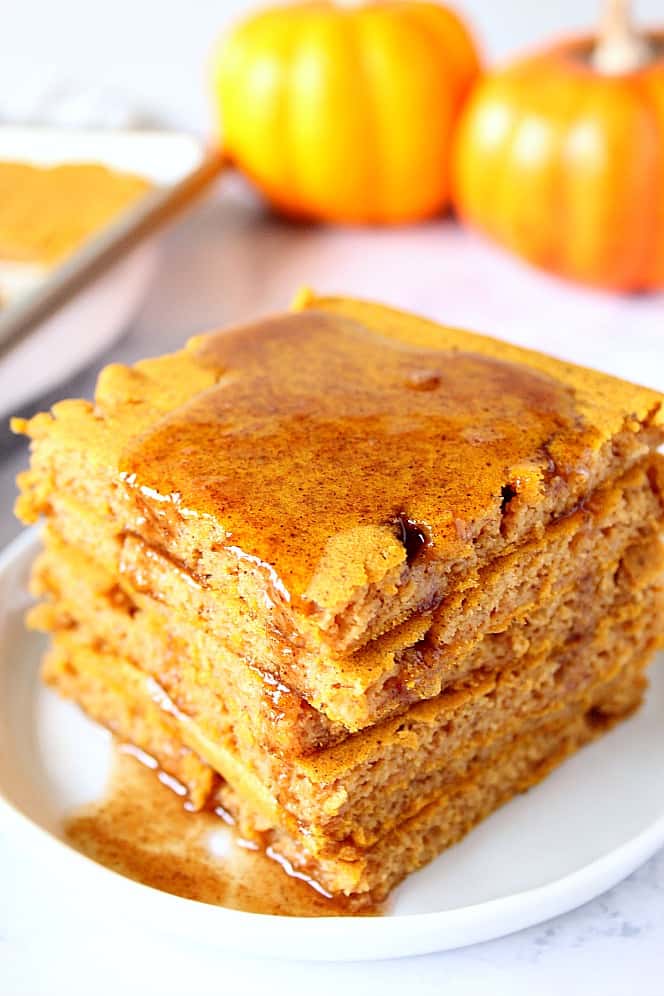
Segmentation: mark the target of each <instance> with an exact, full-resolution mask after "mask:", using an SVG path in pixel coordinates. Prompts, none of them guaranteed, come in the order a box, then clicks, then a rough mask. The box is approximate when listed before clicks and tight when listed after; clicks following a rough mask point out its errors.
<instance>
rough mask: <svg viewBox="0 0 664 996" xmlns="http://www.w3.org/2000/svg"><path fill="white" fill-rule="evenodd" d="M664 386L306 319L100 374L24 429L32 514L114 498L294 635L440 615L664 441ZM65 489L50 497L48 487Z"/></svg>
mask: <svg viewBox="0 0 664 996" xmlns="http://www.w3.org/2000/svg"><path fill="white" fill-rule="evenodd" d="M661 402H662V397H661V396H660V395H658V394H657V393H656V392H654V391H651V390H648V389H645V388H639V387H634V386H632V385H630V384H627V383H625V382H623V381H620V380H617V379H615V378H612V377H609V376H606V375H604V374H600V373H597V372H594V371H589V370H586V369H583V368H580V367H576V366H573V365H571V364H566V363H562V362H560V361H558V360H555V359H552V358H550V357H546V356H543V355H541V354H538V353H534V352H531V351H528V350H524V349H520V348H518V347H515V346H511V345H507V344H505V343H501V342H498V341H495V340H492V339H488V338H485V337H482V336H477V335H474V334H471V333H468V332H462V331H458V330H453V329H447V328H443V327H441V326H438V325H435V324H433V323H431V322H427V321H424V320H422V319H419V318H415V317H412V316H409V315H406V314H402V313H399V312H396V311H393V310H390V309H387V308H383V307H380V306H377V305H373V304H369V303H365V302H357V301H351V300H347V299H341V298H332V299H330V298H315V297H313V296H305V297H303V298H302V299H301V300H300V301H299V303H298V305H297V308H296V310H295V311H294V312H291V313H288V314H286V315H283V316H277V317H275V318H271V319H267V320H263V321H260V322H256V323H253V324H251V325H246V326H243V327H240V328H236V329H232V330H230V331H226V332H219V333H214V334H212V335H210V336H205V337H199V338H196V339H193V340H191V341H190V342H189V343H188V345H187V347H186V348H185V349H184V350H182V351H181V352H178V353H175V354H173V355H171V356H167V357H163V358H161V359H156V360H147V361H144V362H142V363H139V364H137V365H136V366H135V367H132V368H128V367H119V366H113V367H109V368H107V369H106V370H105V371H104V372H103V373H102V374H101V376H100V379H99V383H98V386H97V393H96V399H95V404H94V406H92V405H90V404H88V403H86V402H76V401H73V402H62V403H61V404H59V405H57V406H55V408H54V410H53V414H52V415H40V416H36V417H35V418H34V419H32V420H31V421H30V422H29V423H19V424H18V426H17V427H18V428H19V429H20V430H22V431H26V432H27V433H28V434H29V435H31V436H32V437H33V438H34V439H35V440H36V441H37V444H36V447H35V459H34V461H33V469H32V470H31V471H30V472H28V474H27V475H25V477H24V479H23V481H22V486H23V488H24V491H25V495H24V498H23V499H22V500H21V501H19V513H20V514H22V516H23V517H24V518H26V519H32V518H34V517H35V515H37V514H39V513H40V512H41V511H43V510H44V507H43V505H44V502H45V501H47V495H46V492H47V490H48V487H49V486H53V482H54V480H55V481H56V486H57V487H68V488H70V489H72V490H73V491H74V492H75V493H77V494H80V495H82V496H83V497H85V498H87V500H88V501H94V502H95V503H96V504H98V505H99V504H101V505H102V506H104V507H106V506H107V507H108V511H109V513H110V514H112V515H114V516H116V517H117V518H119V519H120V520H121V523H122V527H123V528H124V529H126V530H128V531H130V532H135V533H138V534H139V535H141V536H143V537H144V538H145V539H146V540H147V541H148V542H150V543H153V544H154V545H155V546H158V547H159V548H160V549H162V550H163V551H166V552H168V553H169V554H171V555H172V556H173V557H174V558H176V559H177V560H178V562H180V563H181V564H183V565H184V566H185V567H186V568H187V570H190V571H191V572H192V573H193V574H195V575H196V577H197V578H198V579H199V580H203V581H204V582H205V583H206V584H209V585H211V586H213V587H219V588H220V589H221V590H222V591H223V588H224V585H228V584H232V585H235V586H237V587H239V588H240V591H241V593H242V595H243V597H244V598H245V599H246V601H247V607H248V611H253V612H258V613H264V614H265V615H266V618H269V621H270V624H271V625H273V626H274V627H275V628H276V629H278V630H279V633H280V635H281V636H283V635H284V633H285V634H286V635H287V636H288V637H289V638H292V639H293V640H294V641H295V642H297V640H299V639H306V640H307V642H309V641H311V640H313V641H314V642H316V641H323V642H325V643H326V644H327V645H328V646H329V647H330V648H332V649H333V650H335V651H336V652H340V653H345V652H347V651H349V650H351V649H353V648H354V647H357V646H360V645H362V644H363V643H364V642H366V641H367V640H368V639H370V638H372V637H375V636H376V635H378V634H379V633H380V632H384V631H385V630H387V629H389V628H391V627H392V626H394V625H396V624H397V623H399V622H400V621H402V620H403V619H405V618H406V617H407V616H408V615H410V614H412V613H413V612H418V611H423V610H425V609H427V608H429V607H431V606H432V605H434V604H436V602H437V601H438V600H439V599H440V598H441V597H442V596H443V594H445V593H446V592H447V591H449V590H450V587H451V586H454V585H458V584H460V583H463V581H464V578H467V577H468V576H469V575H470V574H471V573H472V572H473V571H474V570H476V569H477V568H478V567H479V566H481V564H482V563H486V562H487V561H488V560H490V559H491V558H492V557H494V556H496V555H498V554H500V553H503V552H505V550H507V549H510V548H512V547H514V546H515V545H517V544H518V543H520V542H522V541H524V540H525V539H526V538H527V537H528V536H531V535H532V534H533V533H534V532H537V530H541V529H542V528H543V527H544V526H545V525H546V523H547V522H549V521H551V519H553V518H555V517H557V516H559V515H561V514H565V513H566V512H569V511H570V510H571V509H572V508H574V507H575V506H576V505H577V504H578V503H579V501H581V500H583V499H584V498H585V497H586V496H587V494H588V493H589V492H590V491H592V490H593V489H594V487H595V486H596V485H597V484H598V483H600V482H602V481H603V480H606V479H607V478H609V477H611V476H613V475H615V474H617V473H619V472H621V471H622V470H623V469H624V468H625V467H626V466H629V465H630V464H631V463H633V462H635V461H636V460H638V459H640V458H641V457H642V456H643V455H644V454H645V453H646V452H647V451H648V450H649V449H650V448H652V447H653V446H656V445H657V444H658V443H659V442H660V441H661V440H662V438H663V424H664V419H663V417H662V407H661ZM47 478H48V480H49V481H50V484H48V485H47V484H46V483H45V482H46V479H47Z"/></svg>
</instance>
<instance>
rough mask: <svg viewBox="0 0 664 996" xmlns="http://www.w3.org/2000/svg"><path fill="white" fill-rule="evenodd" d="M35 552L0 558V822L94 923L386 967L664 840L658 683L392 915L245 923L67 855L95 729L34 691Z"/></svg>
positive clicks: (91, 767) (601, 877) (578, 890)
mask: <svg viewBox="0 0 664 996" xmlns="http://www.w3.org/2000/svg"><path fill="white" fill-rule="evenodd" d="M37 548H38V540H37V537H36V534H35V533H34V532H32V531H30V532H27V533H25V534H24V535H23V536H21V537H20V538H19V539H18V540H17V541H15V542H14V543H13V544H12V546H10V547H9V548H8V549H7V550H6V551H5V553H4V554H3V555H2V557H1V558H0V818H2V819H3V820H4V819H6V820H7V821H8V823H13V824H14V825H15V826H16V828H17V830H18V832H19V833H21V834H22V835H23V837H24V838H26V837H27V836H28V835H31V837H32V840H33V843H34V847H35V848H41V849H43V850H47V852H50V856H51V857H52V860H53V861H57V862H58V863H59V867H60V868H61V871H62V876H63V880H65V881H67V882H68V885H69V886H70V888H69V889H68V891H69V894H70V895H72V896H74V895H75V896H76V897H77V899H78V901H79V902H80V903H81V905H82V906H83V907H84V908H86V909H93V910H95V911H96V912H97V914H98V915H99V916H102V917H106V916H108V917H110V918H115V919H116V921H117V918H118V917H122V918H126V917H128V916H130V917H136V919H137V920H138V921H139V922H140V923H149V924H150V925H151V926H152V927H155V928H157V929H159V930H163V931H164V932H166V933H169V934H171V935H172V934H174V933H175V934H178V935H186V936H188V937H194V938H196V939H197V940H199V941H207V942H209V943H212V944H214V945H217V946H224V947H228V948H232V949H233V950H234V951H235V952H244V953H248V954H252V955H254V956H255V955H258V954H264V955H273V956H277V955H278V956H280V957H285V958H298V959H302V958H306V959H309V960H351V959H353V960H354V959H374V958H394V957H399V956H406V955H416V954H424V953H427V952H432V951H442V950H445V949H448V948H454V947H461V946H463V945H467V944H473V943H475V942H477V941H482V940H488V939H490V938H494V937H499V936H502V935H504V934H508V933H511V932H512V931H515V930H519V929H520V928H523V927H527V926H530V925H532V924H535V923H538V922H541V921H542V920H545V919H548V918H549V917H552V916H555V915H557V914H559V913H563V912H566V911H567V910H570V909H573V908H574V907H576V906H578V905H580V904H581V903H584V902H586V901H587V900H589V899H592V898H593V897H594V896H596V895H598V894H599V893H601V892H603V891H604V890H606V889H608V888H610V887H611V886H612V885H614V884H615V883H616V882H618V881H619V880H620V879H621V878H623V877H624V876H626V875H628V874H629V873H630V872H631V871H633V870H634V869H635V868H637V867H638V866H639V865H640V864H641V863H642V862H643V861H645V860H646V859H647V858H648V857H650V855H652V854H653V853H654V852H655V851H656V850H657V849H658V848H659V847H661V846H662V845H663V844H664V723H663V722H662V716H663V715H664V674H662V673H661V670H662V667H661V664H662V662H661V661H660V662H658V663H659V665H660V666H659V668H658V667H657V664H656V665H655V667H654V670H653V684H652V687H651V690H650V693H649V697H648V702H647V704H646V706H645V707H644V708H643V709H642V710H641V711H640V712H639V713H638V714H637V715H636V716H635V717H634V718H632V719H630V720H629V721H627V722H626V723H624V724H622V725H621V726H620V727H618V728H617V729H616V730H615V731H613V732H612V733H610V734H608V735H607V736H606V737H604V738H603V739H602V740H600V741H599V742H597V743H595V744H593V745H592V746H590V747H586V748H585V749H584V750H582V751H581V753H580V754H579V755H577V756H576V757H574V758H572V759H571V760H569V761H567V762H566V763H565V765H564V766H563V767H562V768H560V769H558V770H557V771H555V772H554V773H553V774H552V775H551V776H550V777H549V778H548V779H547V780H546V781H545V782H544V783H543V784H541V785H539V786H538V787H537V788H535V789H533V790H531V791H530V792H529V793H527V795H524V796H521V797H519V798H518V799H515V800H514V801H512V802H511V803H509V804H508V805H507V806H504V807H503V808H502V809H501V810H500V811H499V812H497V813H495V814H494V815H493V816H492V817H491V818H490V819H488V820H486V821H485V822H484V823H483V824H482V825H481V826H480V827H478V828H477V829H476V830H474V831H473V832H472V833H471V834H470V835H469V836H468V837H467V838H466V839H465V840H464V841H463V842H462V843H461V844H458V845H457V846H456V847H453V848H451V849H450V850H449V851H448V852H447V853H446V854H444V855H442V856H441V857H440V858H438V859H437V860H436V861H435V862H433V864H431V865H429V866H428V867H427V868H424V869H423V870H422V871H420V872H417V874H415V875H412V876H411V877H410V878H409V879H408V880H407V881H406V882H405V883H404V884H403V885H402V886H400V887H399V889H397V891H396V893H395V895H394V902H393V904H392V908H391V911H390V913H389V915H387V916H384V917H378V918H359V919H352V918H348V917H337V918H332V919H320V920H307V919H300V918H292V917H274V916H261V915H257V914H252V913H241V912H237V911H235V910H229V909H224V908H221V907H216V906H207V905H205V904H203V903H196V902H193V901H191V900H186V899H179V898H177V897H176V896H172V895H167V894H166V893H163V892H159V891H157V890H155V889H151V888H148V887H146V886H143V885H139V884H137V883H135V882H133V881H130V880H128V879H125V878H123V877H122V876H120V875H117V874H115V873H113V872H111V871H108V870H107V869H105V868H103V867H101V866H100V865H97V864H95V863H94V862H92V861H90V860H89V859H88V858H85V857H83V856H82V855H80V854H79V853H78V852H76V851H74V850H73V849H71V848H70V847H69V846H68V845H67V844H66V843H65V842H64V841H63V838H62V833H61V824H62V819H63V816H64V815H65V814H66V813H67V812H68V811H71V809H72V808H73V807H76V806H78V805H80V804H82V803H83V802H86V801H89V800H92V799H95V798H98V797H99V795H100V793H101V791H102V788H103V785H104V782H105V778H106V774H107V766H108V763H109V759H110V750H109V741H108V737H107V735H106V734H105V732H104V731H103V730H101V729H99V728H98V727H96V726H95V725H94V724H92V723H91V722H89V721H88V720H87V719H85V717H84V716H82V715H81V713H79V711H78V710H77V709H76V708H75V707H74V706H73V705H71V704H70V703H66V702H62V701H61V700H59V699H58V698H57V697H56V696H54V695H53V694H52V693H50V692H48V691H46V690H45V689H43V688H42V687H41V686H40V684H39V681H38V659H39V654H40V652H41V650H42V647H43V642H42V640H41V639H40V638H39V637H38V636H36V635H35V634H30V633H27V632H26V630H25V628H24V626H23V622H22V614H23V611H24V609H25V607H26V605H27V604H28V597H27V596H26V594H25V582H26V576H27V571H28V568H29V566H30V562H31V561H32V558H33V556H34V554H35V551H36V550H37Z"/></svg>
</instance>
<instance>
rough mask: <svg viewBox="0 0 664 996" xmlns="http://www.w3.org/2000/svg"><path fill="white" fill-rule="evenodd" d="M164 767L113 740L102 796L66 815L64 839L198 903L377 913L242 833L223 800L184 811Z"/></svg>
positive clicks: (284, 911)
mask: <svg viewBox="0 0 664 996" xmlns="http://www.w3.org/2000/svg"><path fill="white" fill-rule="evenodd" d="M164 774H165V773H164V772H161V771H160V769H159V766H158V764H157V762H156V761H155V760H154V758H152V757H151V756H150V755H149V754H146V753H145V752H144V751H142V750H140V749H138V748H135V747H133V746H131V745H126V744H122V745H120V746H117V745H116V747H115V751H114V759H113V767H112V772H111V777H110V780H109V784H108V787H107V790H106V793H105V795H104V796H103V797H102V798H101V799H100V800H99V801H97V802H94V803H91V804H87V805H85V806H82V807H81V808H80V809H78V810H77V811H75V812H74V813H72V814H71V815H70V816H69V818H68V819H67V821H66V825H65V834H66V837H67V839H68V840H69V841H70V843H71V844H73V846H74V847H76V848H77V850H79V851H81V852H82V853H83V854H85V855H87V856H88V857H90V858H92V859H93V860H95V861H97V862H98V863H99V864H102V865H105V866H106V867H108V868H111V869H113V870H114V871H116V872H119V873H120V874H122V875H125V876H126V877H127V878H131V879H134V880H135V881H137V882H142V883H143V884H144V885H149V886H152V887H153V888H155V889H161V890H162V891H163V892H169V893H172V894H174V895H177V896H182V897H184V898H186V899H195V900H198V901H199V902H203V903H210V904H213V905H217V906H225V907H229V908H232V909H237V910H244V911H248V912H252V913H267V914H277V915H281V916H304V917H319V916H350V915H365V916H366V915H377V914H378V913H379V912H380V909H379V907H377V906H371V905H370V904H368V903H362V904H360V905H358V903H357V902H353V901H352V900H348V899H345V898H343V897H332V896H330V895H329V893H327V892H326V891H325V889H323V888H322V887H321V886H320V885H319V884H318V883H317V882H314V881H313V880H312V879H310V878H309V877H308V876H307V875H306V874H305V873H304V872H301V871H298V870H297V869H295V868H294V867H293V866H292V865H291V864H290V862H289V861H287V860H286V859H285V858H283V857H282V856H281V855H279V854H278V853H277V852H276V851H274V849H273V848H271V847H267V848H266V849H265V850H263V849H262V848H260V847H259V845H258V844H256V843H255V842H254V841H247V840H243V839H242V838H241V837H240V836H239V835H238V834H237V832H236V830H235V829H234V820H233V817H232V816H231V814H230V813H228V812H227V811H226V810H225V809H223V807H221V806H217V807H216V808H215V809H214V810H212V811H208V812H198V813H193V812H190V811H187V809H186V806H183V800H182V794H183V792H184V791H185V789H184V786H182V785H180V783H179V782H178V781H177V780H176V779H173V778H171V777H170V776H165V777H163V776H164Z"/></svg>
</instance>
